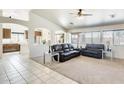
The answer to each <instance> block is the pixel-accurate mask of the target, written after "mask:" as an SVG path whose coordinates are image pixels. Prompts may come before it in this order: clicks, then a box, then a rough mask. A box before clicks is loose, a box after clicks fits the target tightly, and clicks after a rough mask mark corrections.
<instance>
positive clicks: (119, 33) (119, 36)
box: [114, 30, 124, 45]
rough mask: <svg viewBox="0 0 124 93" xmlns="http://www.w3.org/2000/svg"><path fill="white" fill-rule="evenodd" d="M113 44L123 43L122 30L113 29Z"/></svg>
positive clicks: (123, 35)
mask: <svg viewBox="0 0 124 93" xmlns="http://www.w3.org/2000/svg"><path fill="white" fill-rule="evenodd" d="M114 45H124V30H121V31H114Z"/></svg>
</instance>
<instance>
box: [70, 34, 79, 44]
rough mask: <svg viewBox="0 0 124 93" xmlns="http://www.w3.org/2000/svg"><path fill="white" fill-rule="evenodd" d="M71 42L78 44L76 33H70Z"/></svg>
mask: <svg viewBox="0 0 124 93" xmlns="http://www.w3.org/2000/svg"><path fill="white" fill-rule="evenodd" d="M71 43H72V44H78V34H71Z"/></svg>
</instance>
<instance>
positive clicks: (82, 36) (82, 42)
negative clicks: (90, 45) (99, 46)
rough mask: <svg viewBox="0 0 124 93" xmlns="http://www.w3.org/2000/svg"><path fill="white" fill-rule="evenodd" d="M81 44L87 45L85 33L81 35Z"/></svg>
mask: <svg viewBox="0 0 124 93" xmlns="http://www.w3.org/2000/svg"><path fill="white" fill-rule="evenodd" d="M79 43H80V44H85V33H80V35H79Z"/></svg>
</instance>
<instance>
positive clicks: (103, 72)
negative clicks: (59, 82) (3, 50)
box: [35, 56, 124, 84]
mask: <svg viewBox="0 0 124 93" xmlns="http://www.w3.org/2000/svg"><path fill="white" fill-rule="evenodd" d="M35 61H37V62H38V61H39V59H37V60H36V59H35ZM45 66H47V67H48V68H50V69H52V70H54V71H56V72H59V73H61V74H63V75H64V76H66V77H68V78H70V79H72V80H75V81H77V82H78V83H80V84H120V83H124V62H122V61H120V60H114V61H111V60H109V59H107V60H102V59H95V58H90V57H84V56H80V57H76V58H73V59H71V60H69V61H66V62H63V63H57V62H52V63H48V64H47V63H46V64H45Z"/></svg>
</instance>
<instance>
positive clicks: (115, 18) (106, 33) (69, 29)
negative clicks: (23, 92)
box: [0, 9, 124, 84]
mask: <svg viewBox="0 0 124 93" xmlns="http://www.w3.org/2000/svg"><path fill="white" fill-rule="evenodd" d="M23 10H25V9H23ZM23 10H21V11H23ZM8 11H9V10H8ZM14 11H18V13H19V11H20V10H18V9H17V10H14ZM26 11H28V12H29V14H28V15H29V20H26V21H25V20H22V19H21V20H20V19H17V18H14V16H13V15H11V18H10V16H6V17H5V16H1V17H0V18H1V20H0V23H1V25H2V24H4V23H11V24H19V25H24V26H26V27H27V28H28V30H29V31H28V37H29V39H28V46H29V53H28V54H26V55H24V54H22V53H21V54H15V55H9V54H8V55H7V56H6V55H5V56H4V55H3V53H1V57H2V58H1V59H0V60H1V61H2V62H3V64H4V66H5V67H6V68H8V65H6V64H10V63H7V62H4V60H6V61H7V59H8V60H9V61H11V64H12V66H16V70H17V71H18V70H19V71H18V72H17V71H16V73H18V74H21V76H20V75H19V76H20V77H21V78H22V81H21V82H19V80H17V81H16V79H15V78H16V77H19V76H18V75H17V76H16V75H15V74H14V75H13V77H14V78H9V79H8V80H7V81H6V80H5V82H3V83H11V84H13V83H19V84H20V83H28V84H30V83H50V84H51V83H52V84H55V83H60V84H61V83H79V84H108V83H112V84H113V83H114V84H118V83H124V79H123V76H124V74H123V71H124V69H123V67H124V64H123V61H124V56H123V52H122V51H123V50H124V47H123V45H124V17H123V14H124V10H123V9H119V10H116V9H110V10H107V9H104V10H103V9H32V10H26ZM15 13H16V12H15ZM22 13H23V12H22ZM8 14H9V13H8ZM1 28H2V27H1ZM1 37H3V36H2V33H1ZM0 40H1V46H2V47H3V40H2V38H1V39H0ZM2 47H1V51H0V52H2ZM22 49H24V48H21V50H22ZM26 50H27V49H26ZM24 51H25V50H24ZM25 56H26V57H25ZM6 57H7V59H6ZM23 57H24V58H26V59H25V61H24V60H23ZM18 59H19V60H20V61H21V60H23V61H24V62H23V61H22V62H20V61H19V60H18ZM14 60H16V61H17V63H16V64H17V65H16V64H15V63H14ZM26 60H30V61H31V62H27V61H26ZM32 61H33V63H32ZM19 64H21V65H19ZM32 64H33V65H36V68H37V67H38V69H39V68H40V66H41V67H42V68H44V71H45V72H43V73H46V74H47V77H49V78H50V77H51V76H52V77H54V78H56V79H59V78H60V77H59V76H58V78H57V76H55V75H54V74H55V73H56V74H60V75H62V76H61V77H63V78H67V79H63V81H61V80H60V81H61V82H58V81H59V80H57V81H56V80H54V79H53V78H52V80H51V79H48V78H47V79H46V77H44V78H45V79H44V78H43V77H41V76H42V75H44V74H43V73H42V71H39V70H38V71H37V70H36V68H34V67H33V65H32ZM18 65H19V67H18ZM20 66H21V67H20ZM23 66H24V67H23ZM1 67H2V65H1ZM25 67H26V69H27V67H28V69H30V71H29V72H31V73H32V70H33V69H34V70H33V72H34V73H35V76H36V77H40V79H41V80H42V81H43V82H41V81H40V80H39V79H38V81H37V80H36V78H33V80H32V79H31V81H28V80H30V79H29V76H28V77H25V75H24V77H23V74H27V71H25ZM12 68H13V67H12ZM21 68H23V70H24V71H25V73H24V72H22V71H23V70H22V69H21ZM105 69H106V70H105ZM10 70H11V68H10ZM7 71H8V69H7ZM12 72H13V71H12ZM49 72H50V73H49ZM51 72H52V73H54V74H52V75H51ZM1 73H2V71H1ZM39 73H40V74H39ZM77 73H78V74H77ZM115 74H117V75H116V76H114V75H115ZM6 75H7V76H8V77H9V76H10V77H12V76H11V75H9V74H6ZM40 75H41V76H40ZM30 78H31V77H30ZM11 79H12V80H11ZM14 80H15V81H14ZM64 80H65V81H64ZM1 83H2V82H1Z"/></svg>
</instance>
